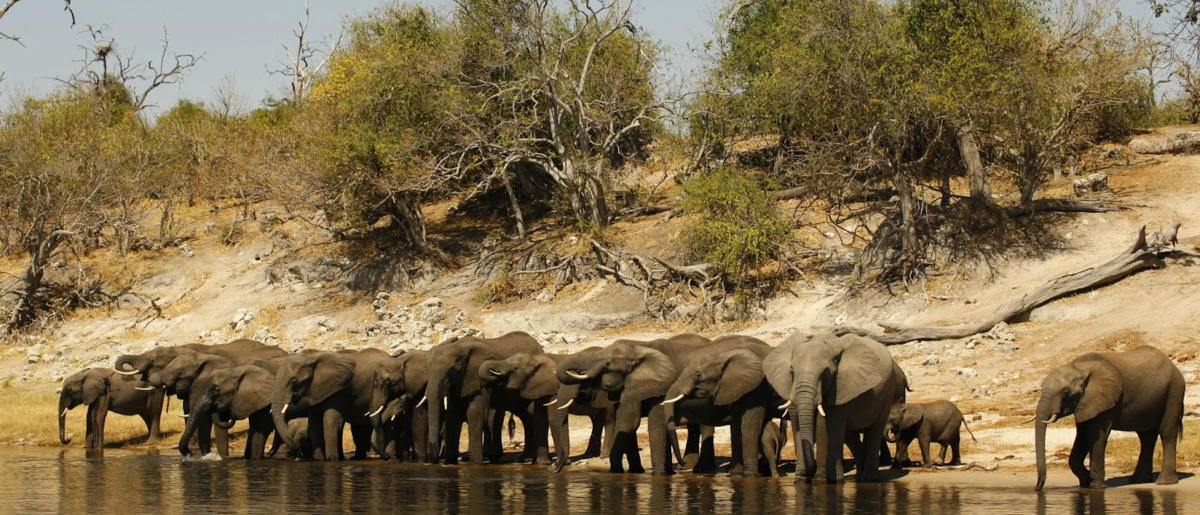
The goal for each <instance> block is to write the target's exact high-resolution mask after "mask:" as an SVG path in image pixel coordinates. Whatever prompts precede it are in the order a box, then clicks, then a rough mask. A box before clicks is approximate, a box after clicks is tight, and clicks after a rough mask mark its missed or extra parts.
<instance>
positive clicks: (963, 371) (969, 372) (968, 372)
mask: <svg viewBox="0 0 1200 515" xmlns="http://www.w3.org/2000/svg"><path fill="white" fill-rule="evenodd" d="M954 373H956V374H958V375H960V376H963V377H975V376H977V375H979V373H978V372H975V369H973V368H966V367H964V368H955V369H954Z"/></svg>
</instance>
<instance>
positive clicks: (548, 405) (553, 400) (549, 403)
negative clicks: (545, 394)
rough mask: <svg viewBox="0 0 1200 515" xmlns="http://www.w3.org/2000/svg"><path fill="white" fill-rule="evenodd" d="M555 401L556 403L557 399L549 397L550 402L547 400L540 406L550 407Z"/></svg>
mask: <svg viewBox="0 0 1200 515" xmlns="http://www.w3.org/2000/svg"><path fill="white" fill-rule="evenodd" d="M557 403H558V399H550V402H547V403H545V404H543V405H542V406H546V407H550V406H553V405H555V404H557Z"/></svg>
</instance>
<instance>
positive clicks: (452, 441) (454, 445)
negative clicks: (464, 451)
mask: <svg viewBox="0 0 1200 515" xmlns="http://www.w3.org/2000/svg"><path fill="white" fill-rule="evenodd" d="M462 402H464V401H462V400H456V401H454V402H453V403H449V402H448V403H447V408H446V410H445V417H444V418H443V419H442V420H443V421H444V422H443V423H444V424H445V425H446V427H445V428H444V432H443V433H444V434H443V436H442V463H445V464H446V465H457V464H458V451H459V441H458V440H459V438H462V426H463V423H464V422H465V420H464V417H465V416H466V409H465V408H464V407H462ZM432 440H433V438H432V435H430V441H432Z"/></svg>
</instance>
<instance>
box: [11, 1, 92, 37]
mask: <svg viewBox="0 0 1200 515" xmlns="http://www.w3.org/2000/svg"><path fill="white" fill-rule="evenodd" d="M20 1H21V0H8V1H7V2H5V3H4V5H3V6H0V19H4V15H6V14H8V10H9V9H12V8H13V6H14V5H17V2H20ZM63 3H65V4H66V6H65V7H63V10H64V11H67V13H69V14H70V15H71V26H72V27H74V26H75V11H73V10H71V0H63ZM0 39H7V40H9V41H15V42H16V43H17V44H21V45H22V46H24V45H23V44H22V43H21V38H19V37H17V36H14V35H12V34H8V33H5V32H0Z"/></svg>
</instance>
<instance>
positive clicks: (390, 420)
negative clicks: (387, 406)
mask: <svg viewBox="0 0 1200 515" xmlns="http://www.w3.org/2000/svg"><path fill="white" fill-rule="evenodd" d="M395 421H396V416H395V415H392V418H389V419H388V422H395Z"/></svg>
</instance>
